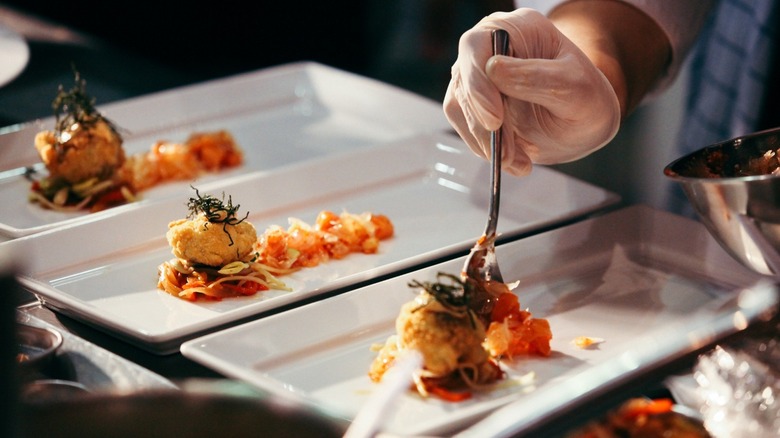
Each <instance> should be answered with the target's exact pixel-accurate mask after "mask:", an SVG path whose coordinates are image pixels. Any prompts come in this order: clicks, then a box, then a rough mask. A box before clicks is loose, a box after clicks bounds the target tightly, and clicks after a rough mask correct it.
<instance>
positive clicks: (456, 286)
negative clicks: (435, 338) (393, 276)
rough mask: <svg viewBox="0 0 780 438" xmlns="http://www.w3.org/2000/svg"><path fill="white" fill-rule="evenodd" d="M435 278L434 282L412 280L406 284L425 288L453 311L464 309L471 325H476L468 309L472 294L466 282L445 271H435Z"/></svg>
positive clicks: (472, 314) (471, 312) (472, 313)
mask: <svg viewBox="0 0 780 438" xmlns="http://www.w3.org/2000/svg"><path fill="white" fill-rule="evenodd" d="M436 280H437V281H435V282H428V281H425V282H420V281H417V280H412V281H411V282H409V284H408V285H409V287H411V288H416V289H423V290H425V291H426V292H428V293H429V294H431V295H432V296H433V297H434V298H435V299H436V301H438V302H440V303H441V304H442V305H444V306H445V307H447V308H449V309H452V310H453V311H455V312H463V311H465V312H466V313H467V314H468V315H469V319H470V320H471V325H472V326H474V327H476V323H475V321H474V318H475V316H474V312H473V311H471V309H469V301H470V300H471V296H472V295H473V294H472V292H471V288H470V287H469V286H468V284H467V283H465V282H463V281H462V280H461V279H460V278H458V277H457V276H455V275H452V274H448V273H445V272H439V273H437V274H436ZM442 280H446V281H447V282H443V281H442Z"/></svg>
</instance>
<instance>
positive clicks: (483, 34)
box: [444, 0, 709, 175]
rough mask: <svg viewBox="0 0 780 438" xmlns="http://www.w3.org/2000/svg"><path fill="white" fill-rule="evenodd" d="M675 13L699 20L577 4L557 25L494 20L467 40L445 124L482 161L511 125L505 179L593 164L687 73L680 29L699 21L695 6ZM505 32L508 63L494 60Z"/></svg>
mask: <svg viewBox="0 0 780 438" xmlns="http://www.w3.org/2000/svg"><path fill="white" fill-rule="evenodd" d="M630 3H648V4H649V6H648V5H638V6H639V7H635V6H634V5H633V4H630ZM683 3H685V5H684V6H685V7H683ZM704 3H707V2H704ZM676 5H679V6H676ZM667 6H668V5H667ZM672 6H674V7H678V8H681V9H685V8H687V9H689V10H691V11H693V12H691V13H690V14H680V17H677V21H676V22H675V21H674V20H671V22H672V25H667V24H664V25H663V26H662V25H659V21H658V20H657V17H655V16H651V15H653V14H655V13H656V12H658V11H661V13H670V11H666V10H665V9H655V10H654V9H653V7H656V8H660V7H661V6H659V5H655V4H652V2H643V1H641V0H634V1H632V2H624V1H616V0H579V1H571V2H564V3H562V4H560V5H558V6H557V7H555V8H554V9H553V10H552V11H551V12H550V14H549V18H548V17H545V16H542V15H541V14H538V13H536V12H535V11H530V10H526V9H519V10H516V11H514V12H511V13H497V14H493V15H491V16H489V17H486V18H485V19H483V20H482V21H481V22H480V23H478V24H477V25H476V26H475V27H474V28H472V29H471V30H469V31H467V32H466V33H465V34H464V35H463V36H462V37H461V40H460V43H459V56H458V60H457V61H456V62H455V64H454V66H453V69H452V80H451V82H450V85H449V88H448V90H447V95H446V96H445V101H444V110H445V114H446V115H447V117H448V118H449V120H450V122H451V123H452V125H453V127H454V128H455V129H456V131H458V133H459V134H460V135H461V137H463V139H464V140H465V141H466V142H467V143H468V144H469V146H470V147H471V148H472V150H474V152H475V153H477V155H480V156H482V157H487V156H488V155H489V146H488V140H487V139H488V134H487V133H488V132H489V130H492V129H497V128H498V127H499V126H502V124H503V128H502V129H503V131H504V142H505V147H504V151H505V155H504V163H505V169H507V170H508V171H510V172H511V173H514V174H517V175H523V174H526V173H528V172H530V170H531V167H532V164H533V163H539V164H554V163H561V162H566V161H572V160H575V159H578V158H580V157H582V156H585V155H588V154H589V153H591V152H593V151H595V150H597V149H598V148H600V147H601V146H603V145H605V144H606V143H608V142H609V141H610V140H611V139H612V137H613V136H614V135H615V133H616V132H617V129H618V127H619V124H620V121H621V120H622V119H623V118H624V117H625V116H626V115H627V114H629V113H630V111H631V110H633V109H634V108H635V107H636V106H637V105H638V104H639V102H640V101H641V100H642V98H643V97H644V96H645V95H646V94H647V93H648V92H649V91H651V90H654V89H657V87H658V83H659V80H660V78H662V77H664V75H668V74H669V71H670V65H671V64H672V63H675V65H679V58H677V57H673V56H672V55H673V53H672V48H671V47H672V46H674V45H676V46H685V44H688V45H689V43H690V41H691V40H692V38H689V39H688V40H685V39H684V38H680V37H679V35H680V34H681V33H682V31H681V27H680V26H681V24H680V23H684V21H685V20H686V19H688V18H691V17H694V15H695V14H694V12H695V13H698V12H697V11H695V6H696V5H695V4H694V3H692V2H682V0H681V2H675V4H674V5H672ZM704 6H706V7H709V5H708V4H707V5H703V6H702V8H704ZM666 9H669V8H666ZM672 9H674V8H672ZM648 11H649V13H648ZM683 12H684V11H683ZM656 15H657V14H656ZM670 16H671V14H670ZM672 18H674V17H672ZM661 23H664V22H661ZM694 24H696V23H694ZM675 26H676V27H675ZM497 27H501V28H505V29H506V30H508V31H509V32H510V45H511V48H510V50H511V52H512V53H511V56H510V57H500V56H497V57H492V56H491V54H490V48H489V39H490V31H491V30H492V29H494V28H497ZM692 28H696V26H694V25H693V24H692ZM691 32H693V30H692V31H691ZM670 40H671V42H670ZM680 41H682V43H683V44H680ZM676 46H675V47H676ZM502 95H503V96H504V97H503V98H502ZM502 99H503V100H502Z"/></svg>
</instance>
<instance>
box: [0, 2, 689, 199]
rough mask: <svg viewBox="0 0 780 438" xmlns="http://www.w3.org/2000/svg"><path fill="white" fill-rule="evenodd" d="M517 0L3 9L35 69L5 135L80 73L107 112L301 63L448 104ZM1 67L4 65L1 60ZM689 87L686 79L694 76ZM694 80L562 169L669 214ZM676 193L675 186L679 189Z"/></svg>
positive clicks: (2, 96) (7, 98)
mask: <svg viewBox="0 0 780 438" xmlns="http://www.w3.org/2000/svg"><path fill="white" fill-rule="evenodd" d="M513 7H514V5H513V2H512V1H511V0H395V1H383V0H336V1H329V2H318V1H302V2H281V1H274V2H272V1H256V2H246V1H238V0H222V1H220V2H209V3H206V4H203V5H201V4H196V3H195V2H189V3H185V2H174V1H172V0H156V1H152V0H136V1H133V2H109V1H97V0H70V1H68V2H56V1H53V0H3V1H2V2H0V24H3V25H5V26H8V27H10V28H12V29H15V30H16V31H17V32H19V33H20V34H22V35H23V36H24V38H25V40H26V41H27V43H28V45H29V48H30V59H29V63H28V64H27V66H26V68H25V70H24V71H23V72H22V74H21V75H20V76H19V77H17V78H16V79H14V80H13V81H12V82H10V83H8V84H6V85H5V86H3V87H0V126H7V125H11V124H14V123H19V122H23V121H27V120H32V119H35V118H38V117H46V116H50V115H51V100H52V98H53V96H54V94H55V93H56V88H57V86H58V85H59V84H66V85H68V84H72V80H73V74H72V70H71V69H72V66H73V67H75V68H76V69H77V70H78V71H79V72H80V73H81V74H82V77H84V78H85V79H87V82H88V90H89V92H90V94H92V95H93V96H94V97H95V98H96V99H97V103H98V105H100V104H105V103H108V102H112V101H115V100H120V99H124V98H128V97H133V96H138V95H142V94H147V93H152V92H156V91H160V90H164V89H168V88H172V87H176V86H181V85H187V84H191V83H197V82H202V81H206V80H210V79H215V78H220V77H225V76H230V75H233V74H237V73H242V72H248V71H253V70H257V69H260V68H264V67H269V66H274V65H279V64H283V63H288V62H295V61H303V60H306V61H317V62H320V63H323V64H326V65H329V66H332V67H336V68H340V69H343V70H347V71H350V72H354V73H357V74H361V75H364V76H368V77H371V78H375V79H378V80H381V81H384V82H387V83H390V84H393V85H397V86H399V87H402V88H405V89H408V90H411V91H413V92H415V93H418V94H420V95H423V96H426V97H428V98H430V99H432V100H435V101H438V102H441V100H442V98H443V96H444V92H445V90H446V87H447V83H448V81H449V77H450V66H451V65H452V63H453V62H454V60H455V58H456V56H457V44H458V39H459V37H460V35H461V34H462V33H463V32H465V31H466V30H467V29H469V28H470V27H472V26H473V25H474V24H475V23H476V22H477V21H479V19H480V18H482V17H483V16H485V15H487V14H489V13H491V12H493V11H498V10H511V9H512V8H513ZM0 62H2V60H0ZM683 76H685V72H683ZM684 86H685V80H684V78H680V80H678V81H677V82H676V85H675V86H674V87H672V88H671V89H669V90H667V91H666V92H665V93H664V94H662V95H661V96H658V97H657V98H656V99H655V100H654V101H653V102H651V103H649V104H647V105H645V106H644V107H642V108H640V109H639V110H638V111H637V112H636V113H635V114H634V115H633V116H632V117H630V118H629V119H628V120H627V121H626V123H625V125H624V127H623V129H622V130H621V133H620V134H619V135H618V137H617V138H616V139H615V140H614V141H613V142H612V143H611V144H609V145H607V146H606V147H605V148H604V149H602V150H600V151H598V152H596V153H595V154H593V155H591V156H590V157H587V158H585V159H583V160H580V161H578V162H576V163H570V164H566V165H561V166H555V167H556V168H558V169H559V170H561V171H563V172H565V173H568V174H571V175H573V176H575V177H578V178H580V179H583V180H586V181H589V182H592V183H593V184H596V185H599V186H601V187H604V188H607V189H609V190H612V191H614V192H616V193H618V194H620V195H621V196H622V197H623V199H624V201H625V202H626V203H645V204H648V205H652V206H657V207H659V208H663V205H664V202H665V198H666V196H667V193H668V188H669V187H671V184H670V183H669V182H668V181H666V179H665V177H664V176H663V172H662V171H663V167H664V166H665V165H666V164H667V163H668V162H670V161H671V160H672V159H674V158H676V156H675V151H674V147H673V145H674V143H675V139H676V133H677V130H678V128H679V118H680V110H681V108H682V106H683V105H682V96H683V94H684V93H683V92H684ZM672 188H674V187H672Z"/></svg>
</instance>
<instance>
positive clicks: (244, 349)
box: [181, 206, 774, 436]
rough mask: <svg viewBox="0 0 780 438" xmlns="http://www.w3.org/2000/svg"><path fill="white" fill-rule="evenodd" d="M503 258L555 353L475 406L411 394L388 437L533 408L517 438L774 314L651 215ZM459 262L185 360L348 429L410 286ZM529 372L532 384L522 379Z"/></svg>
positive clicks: (684, 232) (618, 219) (592, 224)
mask: <svg viewBox="0 0 780 438" xmlns="http://www.w3.org/2000/svg"><path fill="white" fill-rule="evenodd" d="M497 256H498V260H499V262H500V266H501V270H502V273H503V274H504V278H505V279H506V280H509V281H512V280H519V281H520V285H519V287H518V289H516V292H517V293H518V295H519V297H520V303H521V306H523V307H527V308H528V309H529V310H530V311H531V312H532V313H533V314H534V315H535V316H536V317H542V318H547V319H548V320H549V322H550V325H551V328H552V332H553V340H552V349H553V353H552V355H551V356H550V357H547V358H526V357H517V358H516V359H515V360H514V361H509V362H504V363H503V366H504V368H505V370H506V371H507V373H508V379H507V380H508V381H510V382H512V381H514V382H515V383H514V384H509V385H504V386H500V387H499V388H497V389H494V390H492V391H488V392H485V393H478V394H477V395H476V396H475V397H474V398H473V399H470V400H468V401H464V402H460V403H448V402H444V401H440V400H437V399H423V398H421V397H420V396H418V395H416V394H415V393H413V392H411V391H410V392H408V393H406V394H404V395H403V396H402V397H401V399H400V400H398V402H397V405H396V409H395V412H394V414H393V415H391V416H389V418H388V419H387V424H386V432H389V433H392V434H396V435H398V436H414V435H418V434H423V435H426V434H450V433H452V432H453V430H457V429H459V428H462V427H464V426H466V425H468V424H469V423H471V422H473V421H475V420H476V419H479V418H480V417H482V416H484V415H485V414H487V413H489V412H490V411H492V410H495V409H496V408H498V407H499V406H502V405H504V404H506V403H509V402H511V401H516V400H520V401H524V402H525V404H524V405H523V407H522V408H521V409H515V410H513V413H512V418H513V420H514V424H513V426H514V427H515V429H514V432H517V431H518V430H519V429H522V427H523V424H529V423H532V422H534V421H537V420H539V419H540V418H542V417H543V416H544V415H545V414H546V413H549V412H551V411H554V410H555V408H556V407H557V406H562V405H565V404H567V403H569V402H571V401H572V400H575V399H578V398H582V397H584V396H587V395H588V394H592V393H591V391H595V390H597V389H598V388H600V387H604V386H606V385H609V384H612V383H614V382H617V381H619V380H620V379H622V378H625V377H626V376H627V375H630V374H631V373H641V372H642V371H646V370H647V369H648V367H651V366H653V365H654V364H657V363H658V362H659V361H662V360H664V359H666V358H668V357H669V355H671V354H677V353H680V352H682V351H690V350H692V349H693V348H695V347H696V346H697V344H698V345H700V344H699V343H702V342H705V341H706V340H708V339H705V337H704V336H699V337H689V336H690V334H691V333H693V332H694V331H693V329H694V328H699V329H701V328H705V329H706V331H705V332H704V333H706V334H707V336H709V337H710V338H709V339H710V340H711V339H712V338H711V337H716V336H719V335H723V334H724V333H725V332H726V331H728V330H729V328H728V327H724V326H723V325H722V324H720V325H718V324H713V322H718V321H722V318H723V317H724V316H726V317H728V318H727V321H728V322H729V323H731V321H732V318H734V316H735V312H737V311H741V312H743V314H742V317H744V318H748V319H749V318H751V317H754V316H755V314H756V309H755V307H758V308H760V309H761V310H765V308H766V306H767V304H766V303H765V301H760V300H758V301H755V302H753V303H752V306H753V307H752V308H751V305H748V306H747V308H740V307H739V306H738V305H736V303H735V301H734V298H735V296H736V295H737V291H736V290H737V289H739V288H742V287H745V286H752V285H753V284H754V282H755V281H757V280H758V278H757V275H756V274H753V273H751V272H748V271H747V270H746V269H744V268H742V267H741V266H740V265H738V264H737V263H736V262H734V261H733V260H732V259H731V258H729V257H728V256H727V255H726V254H725V252H724V251H723V250H721V248H720V247H718V245H717V244H716V243H714V241H713V240H712V239H711V238H710V236H709V235H708V234H707V232H706V231H705V230H704V229H703V228H702V227H701V226H700V225H699V224H698V223H695V222H693V221H689V220H687V219H684V218H680V217H677V216H673V215H670V214H667V213H662V212H657V211H655V210H652V209H650V208H647V207H641V206H639V207H630V208H627V209H623V210H619V211H617V212H613V213H609V214H606V215H603V216H599V217H596V218H593V219H589V220H586V221H582V222H579V223H576V224H573V225H568V226H566V227H563V228H559V229H556V230H552V231H548V232H545V233H541V234H537V235H534V236H530V237H527V238H524V239H520V240H517V241H513V242H509V243H506V244H503V245H500V246H499V247H498V248H497ZM462 263H463V259H455V260H452V261H447V262H443V263H441V264H439V265H434V266H431V267H427V268H423V269H422V270H418V271H415V272H410V273H406V274H404V275H401V276H398V277H394V278H391V279H387V280H385V281H382V282H378V283H374V284H372V285H368V286H366V287H363V288H360V289H356V290H353V291H350V292H347V293H344V294H341V295H338V296H335V297H331V298H328V299H325V300H322V301H319V302H316V303H312V304H308V305H305V306H302V307H299V308H297V309H293V310H290V311H288V312H284V313H280V314H277V315H272V316H270V317H268V318H264V319H261V320H257V321H253V322H249V323H246V324H243V325H239V326H236V327H233V328H231V329H227V330H224V331H220V332H215V333H213V334H210V335H207V336H204V337H201V338H198V339H194V340H191V341H188V342H186V343H184V344H183V345H182V348H181V351H182V353H183V354H184V355H185V356H186V357H189V358H191V359H193V360H194V361H196V362H199V363H201V364H203V365H205V366H207V367H211V368H212V369H214V370H216V371H218V372H220V373H223V374H225V375H227V376H229V377H233V378H238V379H242V380H244V381H246V382H248V383H251V384H253V385H255V386H257V387H259V388H262V389H265V390H268V391H270V392H272V393H275V394H281V395H282V396H285V397H290V398H294V399H297V400H302V401H305V402H307V403H313V404H315V405H317V406H321V407H323V408H324V409H327V410H329V411H332V412H335V413H337V415H343V416H344V417H345V418H348V419H351V418H354V416H355V414H356V413H357V411H358V409H359V408H360V407H361V406H363V405H364V404H365V403H366V400H367V398H368V397H369V396H370V395H371V394H372V391H374V390H375V388H376V385H375V384H373V383H372V382H371V381H370V380H369V378H368V376H367V372H368V369H369V366H370V364H371V361H372V360H373V358H374V357H375V355H376V353H375V352H372V351H371V346H372V345H373V344H378V343H383V342H384V341H385V339H387V337H388V336H389V335H391V334H393V333H394V332H395V329H394V320H395V318H396V317H397V315H398V311H399V310H400V308H401V305H402V304H403V303H404V302H407V301H409V300H411V299H413V296H414V293H415V292H414V291H412V290H411V289H410V288H409V287H408V286H407V285H408V283H409V281H410V280H413V279H414V280H420V281H433V280H434V279H435V275H436V273H437V272H448V273H452V274H458V273H459V271H460V268H461V266H462ZM771 296H772V297H774V294H773V293H772V294H771ZM764 299H766V297H764ZM736 316H739V315H736ZM719 318H720V319H719ZM731 330H736V329H735V328H734V327H731ZM577 336H592V337H598V338H603V339H604V342H603V343H601V344H598V345H596V346H595V347H594V348H591V349H580V348H578V347H576V346H574V345H573V344H572V340H573V339H574V338H575V337H577ZM529 373H532V374H531V375H532V376H534V377H533V379H532V383H530V384H529V383H526V384H520V383H517V381H518V379H520V378H522V377H523V376H525V377H526V378H528V377H529ZM509 435H510V434H507V435H505V436H509ZM476 436H493V434H491V433H488V434H482V435H476Z"/></svg>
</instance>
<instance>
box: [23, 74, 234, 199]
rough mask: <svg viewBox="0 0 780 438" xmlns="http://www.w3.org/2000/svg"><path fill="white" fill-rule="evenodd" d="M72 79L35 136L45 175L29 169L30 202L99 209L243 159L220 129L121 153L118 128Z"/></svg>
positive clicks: (79, 81)
mask: <svg viewBox="0 0 780 438" xmlns="http://www.w3.org/2000/svg"><path fill="white" fill-rule="evenodd" d="M75 82H76V84H75V86H74V87H73V88H71V89H70V90H67V91H66V90H65V89H64V88H63V87H62V86H60V87H59V89H58V93H57V96H56V97H55V99H54V101H53V103H52V106H53V108H54V115H55V128H54V130H53V131H42V132H39V133H38V134H37V135H36V136H35V148H36V150H37V151H38V155H39V156H40V158H41V161H42V162H43V164H44V165H45V166H46V169H47V170H48V176H46V177H44V178H40V179H34V178H33V174H32V173H30V174H29V177H30V178H31V179H33V182H32V186H31V190H30V201H31V202H34V203H37V204H39V205H41V206H42V207H44V208H48V209H53V210H60V211H80V210H88V211H93V212H94V211H100V210H105V209H107V208H110V207H114V206H117V205H121V204H125V203H128V202H132V201H134V200H135V199H136V198H137V196H138V194H139V193H140V192H142V191H144V190H147V189H149V188H151V187H154V186H155V185H158V184H160V183H163V182H167V181H173V180H191V179H193V178H195V177H197V176H198V175H200V174H201V173H203V172H215V171H219V170H221V169H225V168H229V167H235V166H238V165H240V164H241V163H242V162H243V153H242V151H241V149H240V148H239V147H238V145H237V144H236V143H235V141H234V140H233V138H232V136H231V135H230V134H229V133H227V132H225V131H218V132H214V133H198V134H194V135H192V136H191V137H190V138H189V139H188V140H187V141H186V142H185V143H183V144H177V143H170V142H163V141H161V142H158V143H156V144H155V145H153V146H152V148H151V150H150V151H148V152H146V153H141V154H138V155H132V156H126V154H125V151H124V149H123V138H122V135H121V133H120V130H119V129H118V128H117V127H116V125H115V124H114V123H113V122H111V121H110V120H108V119H107V118H105V117H104V116H103V115H102V114H101V113H100V112H99V111H98V110H97V109H96V108H95V101H94V99H93V98H91V97H90V96H89V95H88V94H87V91H86V81H84V80H83V79H81V77H80V76H79V74H78V72H76V73H75Z"/></svg>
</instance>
